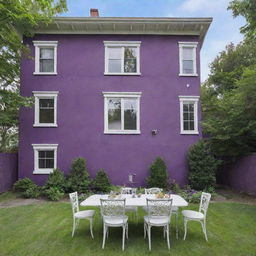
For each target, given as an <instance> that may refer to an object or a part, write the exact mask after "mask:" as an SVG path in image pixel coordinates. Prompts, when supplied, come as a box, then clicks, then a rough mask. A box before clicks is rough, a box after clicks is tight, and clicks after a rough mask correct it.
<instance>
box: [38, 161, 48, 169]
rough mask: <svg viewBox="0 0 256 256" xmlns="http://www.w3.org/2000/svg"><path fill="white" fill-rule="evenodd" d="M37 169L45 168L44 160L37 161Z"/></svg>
mask: <svg viewBox="0 0 256 256" xmlns="http://www.w3.org/2000/svg"><path fill="white" fill-rule="evenodd" d="M38 167H39V168H40V169H42V168H46V167H45V160H44V159H39V163H38Z"/></svg>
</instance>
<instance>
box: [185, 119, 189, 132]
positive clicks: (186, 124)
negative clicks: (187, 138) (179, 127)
mask: <svg viewBox="0 0 256 256" xmlns="http://www.w3.org/2000/svg"><path fill="white" fill-rule="evenodd" d="M184 130H185V131H188V130H189V128H188V122H187V121H184Z"/></svg>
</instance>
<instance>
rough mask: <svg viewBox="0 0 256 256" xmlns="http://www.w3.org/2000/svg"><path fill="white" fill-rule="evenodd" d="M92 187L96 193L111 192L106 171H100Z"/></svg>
mask: <svg viewBox="0 0 256 256" xmlns="http://www.w3.org/2000/svg"><path fill="white" fill-rule="evenodd" d="M92 185H93V188H94V189H95V190H96V191H100V192H106V193H107V192H109V191H110V190H111V183H110V180H109V177H108V175H107V173H106V172H105V171H104V169H99V171H98V172H97V174H96V177H95V179H94V180H93V182H92Z"/></svg>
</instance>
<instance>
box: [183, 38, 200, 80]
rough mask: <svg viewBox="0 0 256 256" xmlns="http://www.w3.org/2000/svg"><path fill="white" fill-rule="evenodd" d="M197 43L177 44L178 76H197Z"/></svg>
mask: <svg viewBox="0 0 256 256" xmlns="http://www.w3.org/2000/svg"><path fill="white" fill-rule="evenodd" d="M197 44H198V43H197V42H179V56H180V76H197V70H196V47H197Z"/></svg>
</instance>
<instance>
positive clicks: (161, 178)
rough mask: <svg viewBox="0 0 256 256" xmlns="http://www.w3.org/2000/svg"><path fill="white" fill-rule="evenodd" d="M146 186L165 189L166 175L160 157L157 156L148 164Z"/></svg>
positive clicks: (166, 183) (163, 163)
mask: <svg viewBox="0 0 256 256" xmlns="http://www.w3.org/2000/svg"><path fill="white" fill-rule="evenodd" d="M147 185H148V187H159V188H164V189H167V187H168V175H167V168H166V165H165V162H164V160H163V159H162V158H160V157H157V158H156V160H155V161H154V162H153V163H152V165H151V166H150V175H149V177H148V178H147Z"/></svg>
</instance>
